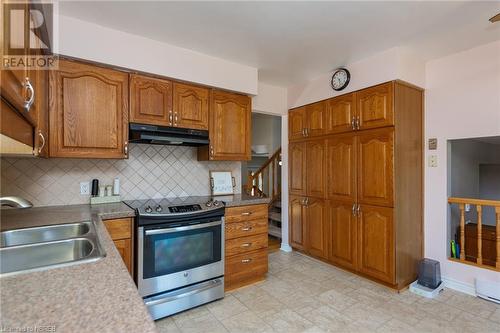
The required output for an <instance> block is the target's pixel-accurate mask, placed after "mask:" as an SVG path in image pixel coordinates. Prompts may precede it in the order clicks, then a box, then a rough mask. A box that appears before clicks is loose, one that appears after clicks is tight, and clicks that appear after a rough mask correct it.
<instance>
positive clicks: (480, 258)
mask: <svg viewBox="0 0 500 333" xmlns="http://www.w3.org/2000/svg"><path fill="white" fill-rule="evenodd" d="M476 210H477V259H476V262H477V264H478V265H482V264H483V244H482V242H483V222H482V218H483V217H482V216H481V215H482V214H481V212H482V208H481V205H476Z"/></svg>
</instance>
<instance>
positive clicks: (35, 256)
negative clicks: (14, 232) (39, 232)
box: [0, 238, 100, 274]
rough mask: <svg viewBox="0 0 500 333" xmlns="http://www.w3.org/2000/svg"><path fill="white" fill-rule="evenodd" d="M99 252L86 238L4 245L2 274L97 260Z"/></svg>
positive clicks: (0, 266)
mask: <svg viewBox="0 0 500 333" xmlns="http://www.w3.org/2000/svg"><path fill="white" fill-rule="evenodd" d="M97 253H98V251H97V249H96V247H95V246H94V244H93V243H92V241H90V240H89V239H86V238H75V239H66V240H61V241H53V242H45V243H36V244H29V245H19V246H10V247H4V248H0V257H1V259H2V260H1V262H0V274H6V273H12V272H17V271H25V270H31V269H34V268H39V267H44V266H54V265H61V264H67V263H76V262H79V261H82V260H86V261H89V260H95V259H98V258H99V257H100V256H96V255H97Z"/></svg>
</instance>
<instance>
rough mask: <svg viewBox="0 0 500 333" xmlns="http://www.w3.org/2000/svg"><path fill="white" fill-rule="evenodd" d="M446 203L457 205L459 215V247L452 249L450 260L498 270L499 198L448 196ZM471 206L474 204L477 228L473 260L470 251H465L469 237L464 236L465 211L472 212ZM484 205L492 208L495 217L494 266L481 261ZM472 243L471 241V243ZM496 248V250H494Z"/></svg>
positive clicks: (499, 244) (499, 249) (499, 262)
mask: <svg viewBox="0 0 500 333" xmlns="http://www.w3.org/2000/svg"><path fill="white" fill-rule="evenodd" d="M448 203H449V204H450V205H452V204H455V205H458V208H459V211H460V217H459V237H457V238H458V244H459V247H458V249H456V251H453V249H452V256H451V258H450V260H454V261H459V262H461V263H464V264H472V265H475V266H479V267H481V268H488V269H493V270H496V271H500V201H499V200H481V199H469V198H449V199H448ZM472 206H476V209H475V212H476V214H477V215H476V219H477V224H476V229H477V235H476V236H477V240H476V241H475V243H476V244H477V250H476V249H473V251H470V252H473V254H475V262H474V261H470V259H469V258H471V257H474V255H471V253H467V252H466V248H470V246H468V244H467V243H466V240H467V239H470V238H469V237H466V230H467V228H466V223H465V220H466V213H469V212H473V209H472ZM484 207H491V208H490V209H494V217H495V221H494V222H495V245H494V249H493V251H494V252H496V253H495V255H494V258H492V259H493V261H494V264H495V265H494V266H492V265H485V264H484V262H483V259H484V258H483V227H484V225H483V214H482V213H483V209H484ZM457 236H458V235H457ZM469 245H472V242H471V244H469ZM495 248H496V251H495ZM453 252H455V253H454V254H455V256H454V257H453Z"/></svg>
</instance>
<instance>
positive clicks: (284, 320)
mask: <svg viewBox="0 0 500 333" xmlns="http://www.w3.org/2000/svg"><path fill="white" fill-rule="evenodd" d="M262 319H263V320H264V321H265V322H266V323H267V324H269V325H270V326H271V327H272V328H273V330H274V331H276V332H285V333H291V332H304V331H305V330H308V329H312V328H313V327H314V325H313V323H311V322H310V321H309V320H307V319H305V318H304V317H302V316H301V315H299V314H298V313H296V312H294V311H292V310H289V309H284V310H281V311H278V312H274V313H270V314H268V315H264V316H263V317H262Z"/></svg>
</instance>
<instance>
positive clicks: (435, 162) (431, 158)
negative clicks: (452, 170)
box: [429, 155, 438, 168]
mask: <svg viewBox="0 0 500 333" xmlns="http://www.w3.org/2000/svg"><path fill="white" fill-rule="evenodd" d="M437 166H438V157H437V155H429V167H430V168H435V167H437Z"/></svg>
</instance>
